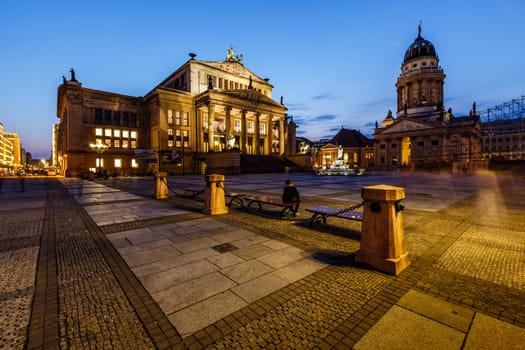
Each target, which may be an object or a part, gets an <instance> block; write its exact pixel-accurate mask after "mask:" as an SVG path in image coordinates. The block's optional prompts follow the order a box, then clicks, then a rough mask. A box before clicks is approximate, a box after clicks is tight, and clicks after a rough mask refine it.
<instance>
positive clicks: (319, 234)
mask: <svg viewBox="0 0 525 350" xmlns="http://www.w3.org/2000/svg"><path fill="white" fill-rule="evenodd" d="M288 177H290V178H292V179H293V180H294V182H295V183H296V185H297V187H298V188H299V190H300V192H301V194H302V199H303V204H302V208H301V212H302V215H301V216H300V217H299V218H296V219H293V220H292V219H286V220H277V219H272V218H268V217H262V216H257V215H254V214H253V213H247V212H246V211H245V210H243V209H242V208H231V209H230V212H229V214H228V215H223V216H214V217H213V218H214V219H215V220H218V221H222V222H224V223H227V224H228V225H234V226H237V227H240V228H243V229H246V230H250V231H254V232H257V233H258V234H260V235H263V236H266V237H268V238H271V239H273V240H276V241H279V242H283V243H286V244H289V245H292V246H295V247H298V248H300V249H303V250H305V251H307V252H309V253H310V254H312V256H314V257H316V258H317V259H318V260H319V261H323V262H325V263H327V267H325V268H323V269H321V270H318V271H316V272H314V273H312V274H310V275H308V276H306V277H304V278H301V279H300V280H298V281H296V282H294V283H291V284H288V285H286V286H285V287H283V288H282V289H279V290H277V291H275V292H273V293H270V294H268V295H266V296H264V297H262V298H260V299H258V300H256V301H254V302H252V303H250V304H249V305H246V306H245V307H243V308H241V309H239V310H237V311H235V312H233V313H231V314H229V315H227V316H225V317H223V318H222V319H220V320H218V321H216V322H214V323H212V324H211V325H209V326H206V327H205V328H203V329H201V330H199V331H196V332H194V333H192V334H190V335H185V336H184V338H183V337H182V336H181V334H180V333H179V332H178V331H177V329H176V328H175V327H174V326H173V325H172V324H171V322H170V321H169V319H168V317H167V316H166V315H165V314H164V313H163V312H162V310H161V309H160V308H159V306H158V305H157V303H156V302H155V301H154V300H153V298H152V297H151V295H150V293H148V292H147V290H146V289H145V288H144V287H143V285H142V284H141V282H140V280H139V279H138V278H137V277H136V276H135V274H134V273H133V272H132V270H131V269H130V267H129V266H128V265H127V264H126V261H125V260H124V259H123V258H122V257H121V255H120V254H119V253H118V251H117V249H115V247H114V246H113V244H112V243H111V242H110V240H108V239H107V238H106V237H107V236H109V235H114V234H118V233H119V232H126V231H129V230H137V229H143V228H148V227H156V226H159V225H166V224H171V223H179V222H184V221H188V222H189V220H195V219H199V218H206V217H207V216H205V215H203V214H201V213H200V209H202V206H203V204H202V202H199V201H195V200H190V199H185V198H181V197H177V196H175V195H174V193H173V192H172V193H171V197H170V198H169V199H168V200H165V201H160V202H161V203H164V204H165V205H166V206H171V207H173V208H177V210H183V211H184V213H177V215H172V216H169V215H168V216H163V217H154V216H152V217H148V218H144V219H139V220H137V219H135V220H128V221H125V220H124V221H118V220H117V221H115V222H114V223H111V222H107V223H105V224H104V225H100V226H99V225H97V224H96V223H95V221H93V219H92V217H90V214H88V212H90V213H94V212H96V211H94V210H92V209H97V208H96V207H93V208H90V206H97V205H99V204H98V203H97V202H96V201H94V202H92V203H88V202H84V203H83V205H84V207H82V206H81V205H80V204H79V202H78V194H79V192H78V191H82V186H79V187H70V188H69V192H71V193H73V194H75V193H76V197H73V196H72V195H71V194H70V193H69V192H68V191H67V190H66V189H65V188H64V186H63V185H62V184H61V183H60V182H59V181H57V180H52V179H28V180H26V191H25V192H20V190H19V182H18V180H16V179H13V180H10V179H6V180H5V181H4V183H3V187H2V192H1V193H0V202H1V203H2V206H1V207H0V220H1V222H2V226H1V227H0V272H1V273H0V281H1V282H2V283H1V285H0V295H1V298H0V303H1V305H0V307H1V308H0V329H1V331H0V332H1V335H0V348H2V349H24V348H27V349H36V348H52V349H55V348H62V349H89V348H92V349H100V348H104V349H170V348H174V349H177V348H180V349H185V348H188V349H201V348H210V349H254V348H260V349H272V348H275V349H334V348H340V349H349V348H352V347H353V346H355V347H356V348H359V349H366V348H381V346H380V345H381V344H378V343H377V342H376V343H373V344H374V345H373V346H370V345H369V344H370V339H371V338H374V339H376V341H380V339H385V340H388V341H389V342H390V348H396V346H395V341H396V340H395V339H390V338H389V337H391V336H392V335H391V334H390V333H391V332H390V333H388V334H381V336H380V337H378V336H377V334H378V333H377V332H380V331H381V329H387V328H385V327H386V326H385V324H386V323H387V322H388V319H389V316H391V315H394V314H396V313H395V312H399V310H400V305H401V306H403V305H405V304H404V303H405V299H404V298H406V297H408V296H414V295H419V294H414V293H415V292H417V293H420V294H422V295H426V296H428V297H429V298H435V299H432V300H436V301H442V302H447V303H450V304H451V305H453V306H454V307H462V308H464V309H465V310H468V311H470V312H472V313H473V315H475V316H472V318H471V319H470V321H469V323H468V327H467V328H466V329H464V330H462V331H461V332H458V331H457V330H454V331H455V332H456V334H459V345H458V346H449V347H448V348H457V349H460V348H461V349H470V348H476V346H474V345H473V344H474V341H475V339H482V340H484V341H485V342H488V341H489V340H486V338H483V334H481V335H479V334H478V335H476V338H475V337H474V334H475V333H476V332H475V331H476V330H479V329H481V328H480V327H479V326H478V325H479V324H483V322H482V321H486V320H485V319H484V318H483V317H488V318H489V319H490V320H495V321H498V322H500V323H497V325H501V324H502V325H505V326H508V327H510V328H509V329H510V331H509V333H506V334H512V335H513V338H514V339H515V341H518V342H519V341H520V340H521V339H523V337H524V334H525V331H524V328H525V303H524V300H525V258H524V257H525V199H524V197H523V196H522V191H523V188H525V187H524V186H525V179H524V177H523V176H521V177H512V176H508V175H499V176H494V175H492V174H485V175H450V174H402V173H377V174H369V175H366V176H362V177H348V178H340V177H337V178H335V177H316V176H312V175H307V174H287V175H285V174H271V175H250V176H248V175H247V176H231V177H228V176H227V179H226V189H227V190H228V191H231V192H233V191H235V192H244V193H255V192H257V193H265V194H270V195H276V196H278V195H279V194H280V191H281V188H282V184H283V183H284V180H285V179H286V178H288ZM168 183H169V186H170V189H171V190H172V191H176V192H178V193H181V192H182V190H183V189H188V188H197V189H198V188H203V187H204V180H203V177H202V176H200V177H199V176H187V177H173V178H169V182H168ZM378 183H385V184H391V185H397V186H401V187H404V188H405V191H406V194H407V198H406V199H405V200H404V201H403V203H404V204H405V205H406V206H407V209H406V210H405V212H404V229H405V238H406V245H407V249H408V251H409V253H410V255H411V261H412V263H411V265H410V266H409V267H408V268H407V269H406V270H405V271H404V272H403V273H401V274H400V275H399V276H397V277H394V276H390V275H386V274H383V273H380V272H377V271H373V270H370V269H367V268H365V267H363V266H358V265H356V264H355V263H354V262H353V254H354V253H355V252H356V251H357V250H358V249H359V239H360V237H359V236H360V235H359V231H360V224H359V223H358V222H349V221H343V220H339V219H332V218H330V220H329V223H328V225H325V226H315V227H313V228H310V227H309V225H308V223H309V222H308V219H309V216H308V215H307V213H306V212H304V208H306V207H308V206H311V205H318V204H325V205H331V206H337V207H341V208H342V207H345V206H348V205H349V203H350V204H355V203H358V202H359V201H360V188H361V187H363V186H366V185H370V184H378ZM103 184H105V185H108V186H112V187H114V188H120V189H122V190H124V191H125V192H129V193H135V194H139V195H142V196H144V197H142V198H144V200H146V199H147V198H151V195H152V193H153V181H152V179H151V178H122V179H114V180H108V181H104V182H103ZM75 191H77V192H75ZM106 191H110V190H109V189H106ZM80 193H81V192H80ZM119 193H123V192H119ZM118 196H120V195H115V201H118V200H124V199H125V198H119V197H118ZM75 198H77V199H76V200H75ZM125 200H127V201H128V202H129V203H133V201H137V203H139V202H140V203H142V202H143V201H142V200H140V199H138V200H137V199H125ZM147 200H150V199H147ZM158 202H159V201H151V203H158ZM155 205H156V204H155ZM100 208H102V207H100ZM115 208H117V207H115ZM86 210H87V211H86ZM119 210H120V209H119ZM267 214H268V215H273V213H272V212H268V213H267ZM403 310H405V309H403ZM396 315H397V314H396ZM491 322H492V321H491ZM485 324H489V323H485ZM490 324H492V323H490ZM399 326H401V324H400V325H399ZM441 327H442V324H441ZM498 327H501V326H498ZM400 328H401V327H400ZM492 331H493V332H495V334H497V332H496V331H495V330H494V328H492ZM480 333H483V332H480ZM484 333H490V332H484ZM476 334H477V333H476ZM496 338H497V337H496ZM404 344H405V347H404V348H411V347H410V345H409V344H410V342H405V343H404ZM450 344H452V343H450ZM522 344H523V342H522ZM490 345H491V344H485V346H486V347H487V348H490ZM511 348H513V347H511ZM515 348H518V347H515Z"/></svg>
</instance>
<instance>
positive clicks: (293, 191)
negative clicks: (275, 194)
mask: <svg viewBox="0 0 525 350" xmlns="http://www.w3.org/2000/svg"><path fill="white" fill-rule="evenodd" d="M282 201H283V203H296V204H294V205H293V206H292V207H291V210H292V213H293V215H294V216H298V215H299V203H300V201H301V197H300V196H299V191H297V188H296V187H295V185H294V184H293V182H292V180H286V183H285V186H284V190H283V195H282Z"/></svg>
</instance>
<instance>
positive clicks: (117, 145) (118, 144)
mask: <svg viewBox="0 0 525 350" xmlns="http://www.w3.org/2000/svg"><path fill="white" fill-rule="evenodd" d="M113 147H115V148H120V140H119V139H114V140H113Z"/></svg>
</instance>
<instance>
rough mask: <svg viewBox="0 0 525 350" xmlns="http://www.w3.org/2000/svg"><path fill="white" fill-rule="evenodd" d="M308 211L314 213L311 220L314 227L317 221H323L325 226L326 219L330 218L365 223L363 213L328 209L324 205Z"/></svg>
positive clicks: (307, 209)
mask: <svg viewBox="0 0 525 350" xmlns="http://www.w3.org/2000/svg"><path fill="white" fill-rule="evenodd" d="M306 211H309V212H311V213H313V215H312V218H311V219H310V226H313V224H314V222H316V221H317V222H321V221H322V222H323V224H326V218H327V217H329V216H332V217H337V218H342V219H348V220H356V221H363V213H362V212H360V211H350V210H349V211H343V210H342V209H339V208H333V207H327V206H324V205H318V206H316V207H312V208H306Z"/></svg>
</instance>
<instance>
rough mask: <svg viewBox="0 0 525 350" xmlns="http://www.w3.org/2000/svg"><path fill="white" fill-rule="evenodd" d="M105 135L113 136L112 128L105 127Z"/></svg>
mask: <svg viewBox="0 0 525 350" xmlns="http://www.w3.org/2000/svg"><path fill="white" fill-rule="evenodd" d="M104 136H106V137H111V129H105V130H104Z"/></svg>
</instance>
